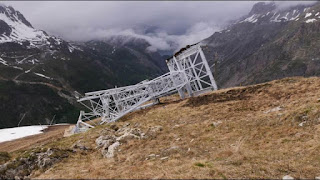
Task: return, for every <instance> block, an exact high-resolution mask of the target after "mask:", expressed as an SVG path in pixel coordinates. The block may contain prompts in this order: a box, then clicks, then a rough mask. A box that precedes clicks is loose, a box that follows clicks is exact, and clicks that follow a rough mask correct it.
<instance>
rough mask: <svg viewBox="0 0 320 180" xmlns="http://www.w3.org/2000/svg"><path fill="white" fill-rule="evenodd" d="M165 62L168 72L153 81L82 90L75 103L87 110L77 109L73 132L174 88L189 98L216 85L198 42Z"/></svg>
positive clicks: (120, 114) (151, 101)
mask: <svg viewBox="0 0 320 180" xmlns="http://www.w3.org/2000/svg"><path fill="white" fill-rule="evenodd" d="M167 65H168V68H169V70H170V72H168V73H166V74H164V75H162V76H159V77H157V78H155V79H153V80H150V81H148V80H145V81H142V82H140V83H138V84H136V85H131V86H125V87H120V88H114V89H108V90H102V91H95V92H89V93H85V96H84V97H82V98H79V99H78V102H80V103H81V104H83V105H84V106H85V107H87V108H88V109H89V110H90V111H91V112H88V113H86V112H84V111H80V116H79V119H78V122H77V125H76V128H75V132H76V133H77V132H81V131H85V130H86V129H88V128H90V127H91V128H92V127H94V125H98V124H103V123H109V122H114V121H117V120H118V119H119V118H121V117H123V116H124V115H126V114H128V113H129V112H132V111H134V110H137V109H141V108H145V107H148V106H151V105H154V104H156V103H158V98H160V97H162V96H166V95H168V94H171V93H174V92H177V91H178V92H179V95H180V97H181V98H182V99H183V98H185V96H186V95H185V93H186V92H187V95H188V96H189V97H191V96H197V95H199V94H201V93H204V92H208V91H211V90H217V85H216V83H215V80H214V78H213V75H212V73H211V71H210V68H209V65H208V63H207V61H206V58H205V56H204V54H203V52H202V50H201V47H200V46H199V45H195V46H191V48H189V49H187V50H185V51H184V52H182V53H181V54H179V55H177V56H173V57H172V58H171V59H168V60H167ZM148 102H149V103H148ZM147 103H148V104H147ZM97 118H98V119H97ZM88 121H90V122H88Z"/></svg>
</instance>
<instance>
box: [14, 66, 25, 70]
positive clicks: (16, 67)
mask: <svg viewBox="0 0 320 180" xmlns="http://www.w3.org/2000/svg"><path fill="white" fill-rule="evenodd" d="M12 67H13V68H15V69H19V70H23V69H22V68H21V67H18V66H12Z"/></svg>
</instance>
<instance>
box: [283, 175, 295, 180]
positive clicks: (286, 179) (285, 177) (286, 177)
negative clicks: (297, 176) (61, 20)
mask: <svg viewBox="0 0 320 180" xmlns="http://www.w3.org/2000/svg"><path fill="white" fill-rule="evenodd" d="M282 179H283V180H291V179H294V178H293V177H291V176H290V175H285V176H283V177H282Z"/></svg>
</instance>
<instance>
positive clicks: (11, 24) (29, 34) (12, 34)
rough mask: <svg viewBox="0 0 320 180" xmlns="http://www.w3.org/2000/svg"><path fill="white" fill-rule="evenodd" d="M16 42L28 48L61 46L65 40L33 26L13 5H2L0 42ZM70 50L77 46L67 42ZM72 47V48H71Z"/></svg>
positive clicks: (0, 9)
mask: <svg viewBox="0 0 320 180" xmlns="http://www.w3.org/2000/svg"><path fill="white" fill-rule="evenodd" d="M7 42H14V43H18V44H20V45H26V46H27V47H28V48H35V47H43V46H46V47H49V48H54V47H58V46H60V45H61V44H62V43H63V42H64V41H63V40H62V39H59V38H56V37H54V36H50V35H48V34H47V33H46V32H45V31H42V30H38V29H35V28H33V27H32V25H31V23H29V22H28V21H27V20H26V19H25V17H24V16H23V15H22V14H21V13H20V12H19V11H16V10H15V9H14V8H13V7H11V6H6V5H3V4H1V5H0V44H1V43H7ZM67 46H68V48H69V51H70V52H72V51H73V49H75V47H73V46H72V45H70V44H67ZM70 49H72V50H70Z"/></svg>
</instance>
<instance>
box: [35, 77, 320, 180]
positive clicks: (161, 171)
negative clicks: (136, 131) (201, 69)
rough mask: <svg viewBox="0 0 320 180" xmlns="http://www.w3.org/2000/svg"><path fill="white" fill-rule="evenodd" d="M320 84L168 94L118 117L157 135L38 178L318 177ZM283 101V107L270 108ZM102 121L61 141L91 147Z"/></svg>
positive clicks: (74, 160)
mask: <svg viewBox="0 0 320 180" xmlns="http://www.w3.org/2000/svg"><path fill="white" fill-rule="evenodd" d="M319 88H320V78H316V77H312V78H286V79H282V80H277V81H272V82H269V83H265V84H260V85H256V86H248V87H237V88H230V89H224V90H219V91H216V92H212V93H208V94H205V95H202V96H200V97H194V98H190V99H185V100H179V98H178V96H177V95H174V96H170V97H166V98H163V99H161V102H163V103H162V104H159V105H156V106H153V107H151V108H147V109H145V110H141V111H137V112H134V113H131V114H129V115H127V116H125V117H124V118H122V119H121V120H120V121H119V122H117V123H116V124H117V125H121V124H123V123H125V122H130V123H131V125H133V126H138V127H139V128H141V129H143V130H144V131H146V130H147V129H148V128H149V127H151V126H156V125H161V126H163V131H161V133H160V134H159V135H158V136H157V137H155V138H149V139H143V140H133V141H130V142H129V143H127V144H124V145H122V146H121V147H120V149H121V151H119V152H117V155H116V157H115V158H113V159H105V158H103V157H102V155H101V154H100V152H99V151H98V150H94V151H93V152H91V153H88V154H86V155H84V154H79V153H78V154H75V155H73V156H72V157H71V158H68V159H65V160H64V161H62V162H60V163H58V164H56V165H54V167H52V168H51V169H49V170H48V171H46V172H44V173H36V174H34V176H33V177H34V178H220V179H221V178H282V177H283V176H284V175H287V174H290V175H291V176H293V177H295V178H314V177H315V176H320V111H319V108H320V102H319V100H318V99H319V98H320V91H319ZM278 106H281V107H282V110H280V111H274V112H269V113H265V112H266V111H268V110H270V109H273V108H275V107H278ZM219 121H220V122H221V124H218V125H213V123H214V122H219ZM302 122H305V123H304V124H303V126H299V124H300V123H302ZM103 128H104V127H103V126H100V127H98V128H97V129H94V130H90V131H89V132H86V133H85V134H80V135H77V136H74V137H73V136H71V137H69V138H64V139H62V140H61V141H59V142H57V143H60V146H64V145H65V144H68V145H70V144H71V143H72V142H74V141H75V140H77V139H82V140H84V141H86V142H87V143H88V145H89V146H91V147H93V148H94V141H95V138H96V137H98V135H99V132H100V130H101V129H103ZM172 147H176V148H175V149H174V148H172ZM170 148H171V149H170ZM150 154H155V155H159V157H156V158H153V159H152V158H151V159H150V158H149V159H148V157H149V155H150ZM163 157H168V159H163V160H161V158H163Z"/></svg>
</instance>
